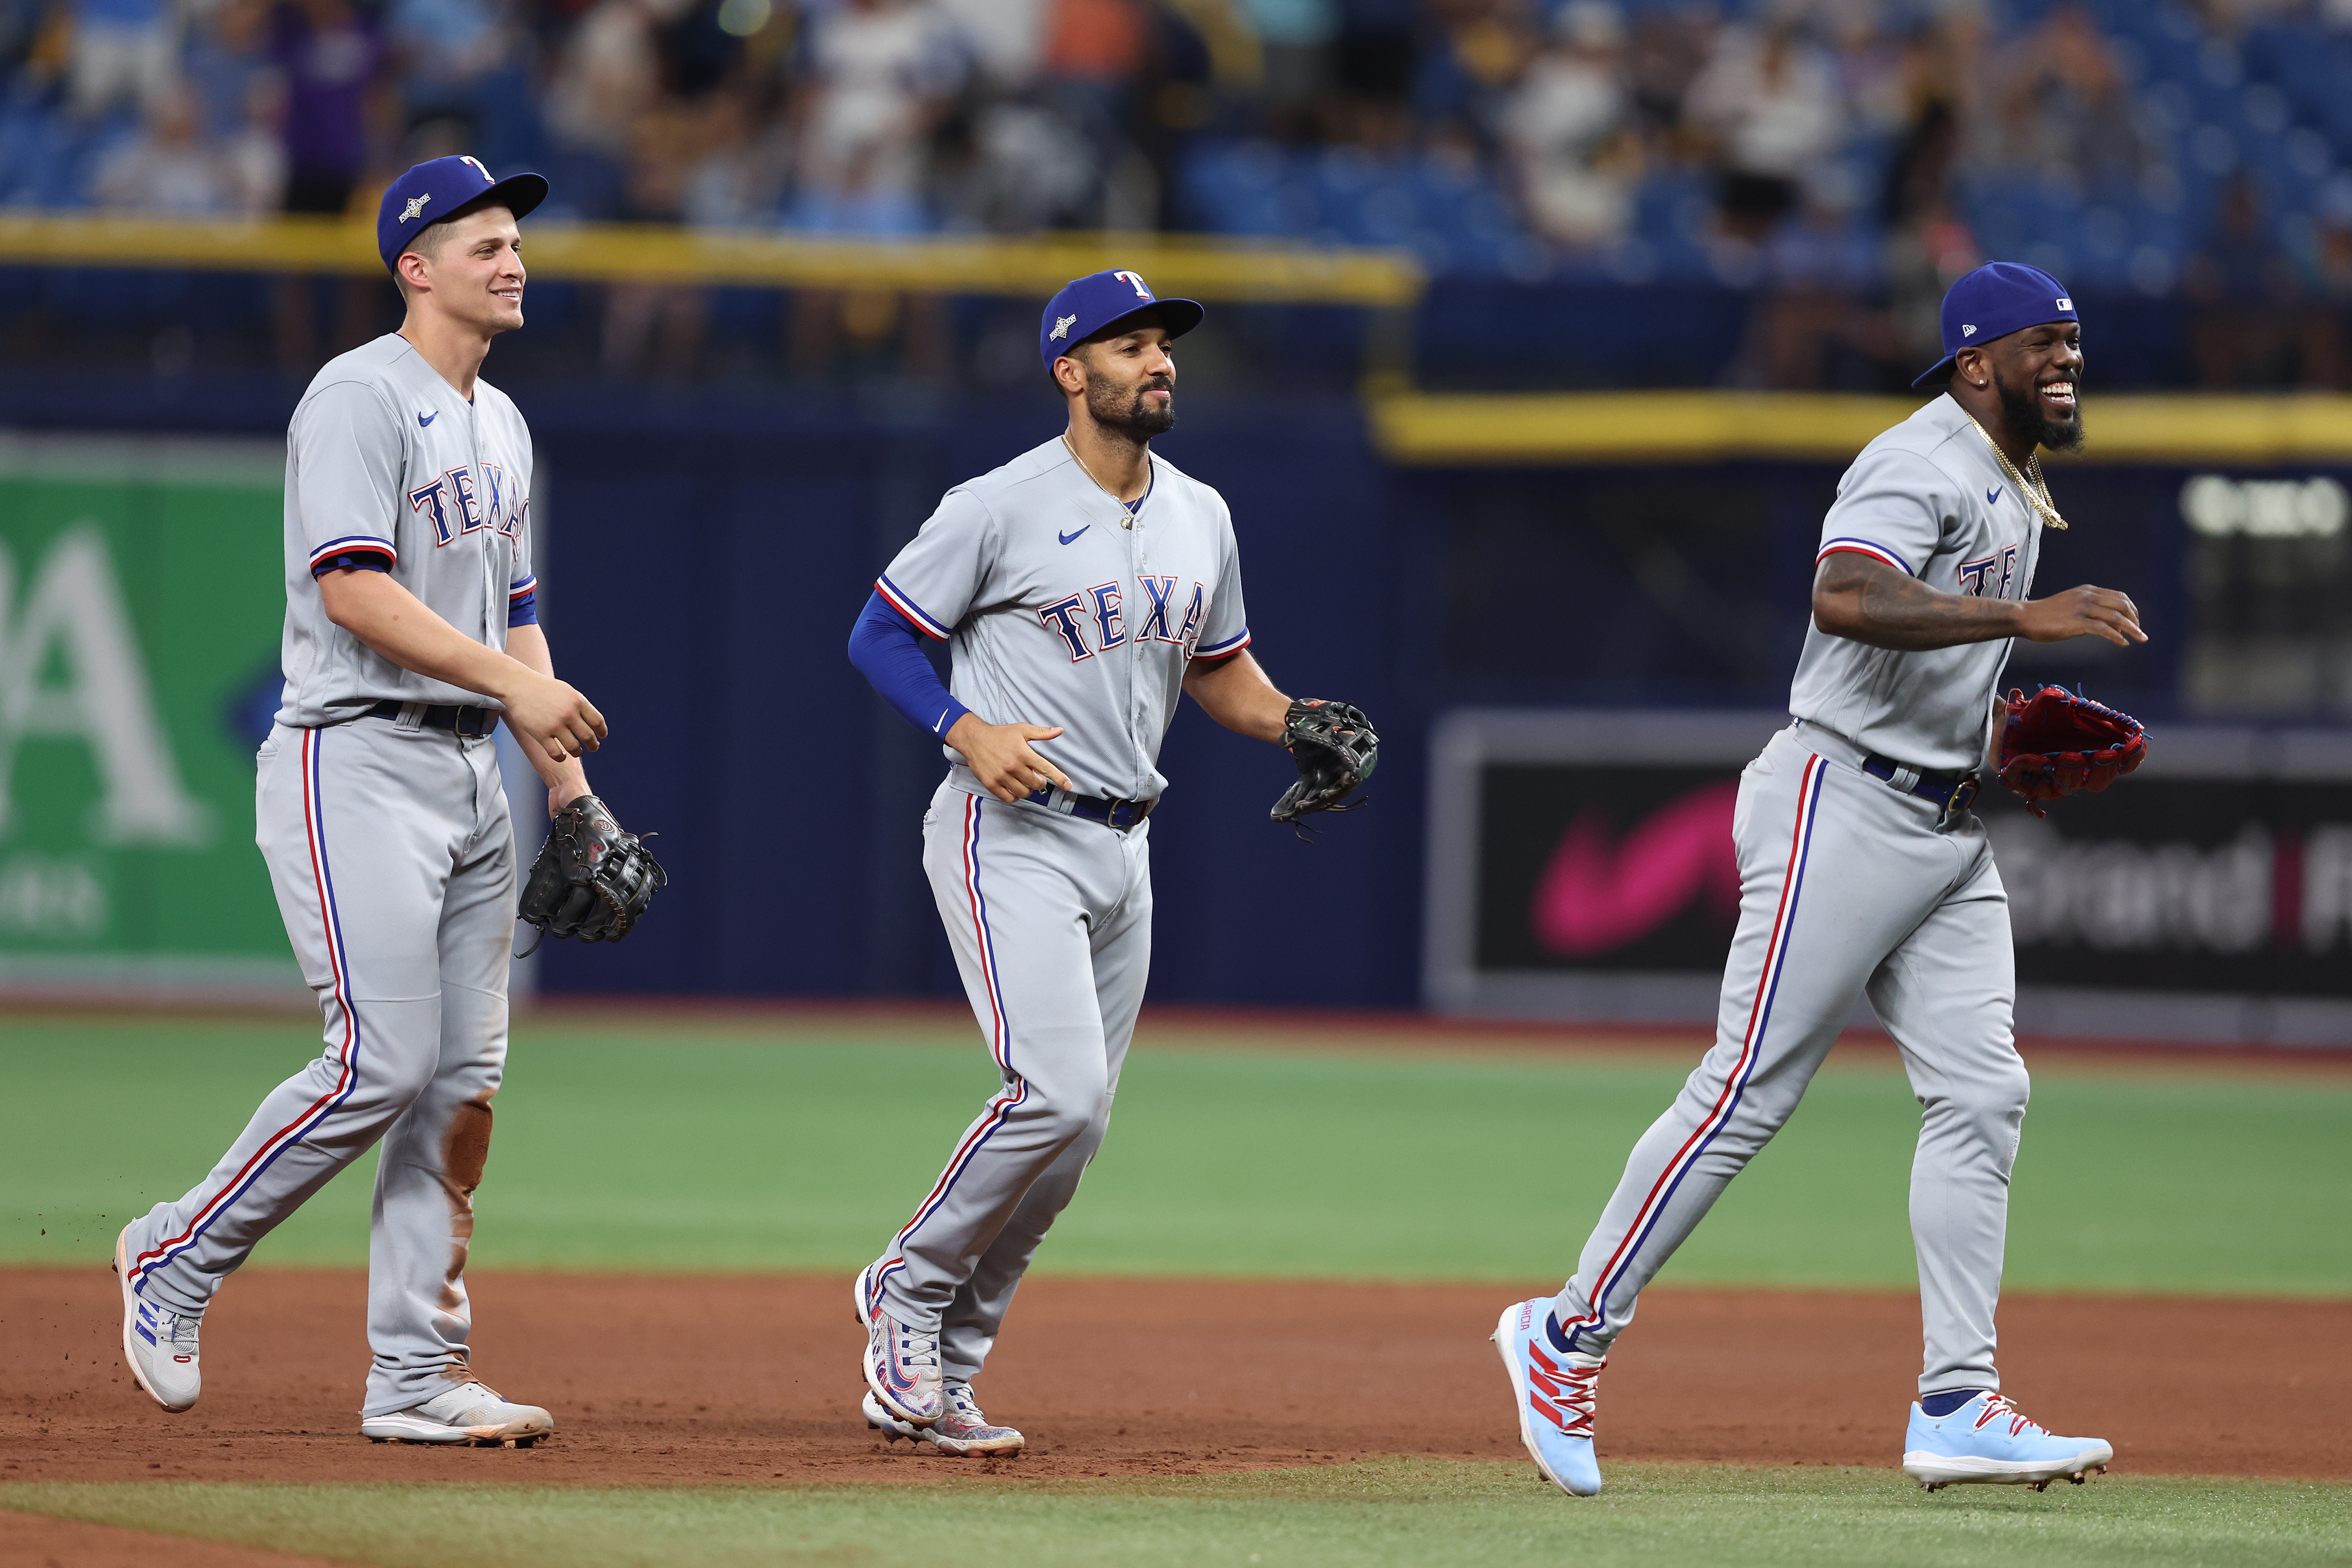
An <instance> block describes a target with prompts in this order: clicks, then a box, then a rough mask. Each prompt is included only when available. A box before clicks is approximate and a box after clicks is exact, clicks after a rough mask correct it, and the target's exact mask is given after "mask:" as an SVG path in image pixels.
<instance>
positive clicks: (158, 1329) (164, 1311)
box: [147, 1302, 204, 1348]
mask: <svg viewBox="0 0 2352 1568" xmlns="http://www.w3.org/2000/svg"><path fill="white" fill-rule="evenodd" d="M147 1311H148V1312H149V1314H150V1321H152V1324H153V1327H154V1329H155V1342H156V1343H157V1344H158V1345H159V1346H160V1345H165V1344H175V1345H176V1344H184V1345H188V1346H190V1347H192V1348H193V1347H194V1344H195V1342H196V1326H197V1325H198V1324H199V1323H201V1322H203V1321H204V1320H203V1319H201V1318H191V1317H187V1316H185V1315H184V1314H182V1313H179V1312H174V1311H173V1310H171V1309H170V1308H169V1307H158V1306H156V1305H155V1304H153V1303H152V1302H150V1303H148V1304H147Z"/></svg>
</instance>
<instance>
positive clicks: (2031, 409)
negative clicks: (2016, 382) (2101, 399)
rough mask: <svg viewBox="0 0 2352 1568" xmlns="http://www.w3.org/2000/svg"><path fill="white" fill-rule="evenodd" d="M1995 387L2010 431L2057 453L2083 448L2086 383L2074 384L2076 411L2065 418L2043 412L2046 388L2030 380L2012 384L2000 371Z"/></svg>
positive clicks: (1994, 376) (1993, 378) (2078, 382)
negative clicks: (2043, 388) (2084, 392)
mask: <svg viewBox="0 0 2352 1568" xmlns="http://www.w3.org/2000/svg"><path fill="white" fill-rule="evenodd" d="M1992 386H1993V390H1994V391H1995V392H1998V393H2000V415H2001V422H2002V423H2003V424H2005V425H2007V426H2009V431H2010V434H2011V435H2012V436H2016V437H2021V438H2023V439H2025V440H2027V441H2029V442H2031V443H2032V446H2029V447H2027V448H2026V450H2027V451H2029V452H2030V451H2032V449H2033V447H2049V448H2050V449H2051V450H2052V451H2053V452H2079V451H2081V450H2082V449H2083V383H2082V381H2081V379H2080V378H2079V377H2078V378H2077V379H2076V380H2075V383H2074V412H2073V413H2072V414H2070V415H2068V416H2066V417H2065V418H2063V419H2051V418H2047V417H2045V416H2043V414H2042V389H2041V386H2040V384H2037V383H2032V382H2029V383H2027V384H2025V385H2023V386H2011V384H2009V383H2008V382H2006V381H2004V380H2002V379H2001V374H2000V371H1998V370H1996V371H1994V372H1993V373H1992Z"/></svg>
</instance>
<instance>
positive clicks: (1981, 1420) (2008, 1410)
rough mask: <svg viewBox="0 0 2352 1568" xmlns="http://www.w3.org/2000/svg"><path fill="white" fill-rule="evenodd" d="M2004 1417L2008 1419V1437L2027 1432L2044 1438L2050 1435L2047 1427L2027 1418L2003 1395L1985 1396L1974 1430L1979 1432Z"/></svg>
mask: <svg viewBox="0 0 2352 1568" xmlns="http://www.w3.org/2000/svg"><path fill="white" fill-rule="evenodd" d="M2004 1415H2005V1416H2007V1417H2009V1435H2010V1436H2012V1437H2014V1436H2018V1435H2019V1434H2020V1433H2022V1432H2029V1431H2031V1432H2039V1433H2041V1434H2042V1436H2045V1437H2046V1436H2049V1435H2050V1429H2049V1428H2048V1427H2046V1426H2042V1423H2041V1422H2039V1421H2034V1420H2031V1419H2029V1418H2027V1416H2026V1415H2024V1414H2023V1413H2021V1411H2020V1410H2019V1409H2018V1408H2017V1406H2016V1405H2011V1403H2010V1402H2009V1396H2008V1395H2007V1394H1987V1395H1985V1403H1984V1411H1983V1413H1982V1414H1981V1415H1979V1416H1978V1417H1977V1422H1976V1429H1977V1430H1978V1431H1979V1432H1981V1431H1983V1430H1984V1429H1985V1428H1986V1427H1987V1426H1990V1425H1991V1424H1992V1423H1993V1422H1995V1421H1998V1420H2000V1418H2001V1417H2002V1416H2004Z"/></svg>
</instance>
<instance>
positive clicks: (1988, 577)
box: [1960, 544, 2025, 599]
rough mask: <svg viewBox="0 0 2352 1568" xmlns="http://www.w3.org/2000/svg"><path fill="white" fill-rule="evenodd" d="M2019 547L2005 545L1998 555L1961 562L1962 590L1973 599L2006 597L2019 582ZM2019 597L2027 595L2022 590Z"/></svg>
mask: <svg viewBox="0 0 2352 1568" xmlns="http://www.w3.org/2000/svg"><path fill="white" fill-rule="evenodd" d="M2017 549H2018V547H2017V546H2016V545H2014V544H2011V545H2007V546H2004V547H2003V548H2002V550H2001V552H2000V554H1998V555H1988V556H1986V557H1985V558H1984V559H1983V560H1981V561H1963V562H1961V563H1960V592H1961V593H1963V594H1965V595H1968V596H1969V598H1971V599H2006V598H2009V597H2010V596H2011V595H2010V592H2009V590H2010V588H2011V586H2012V585H2015V584H2017ZM2016 596H2017V597H2018V598H2023V597H2024V596H2025V595H2024V594H2023V593H2022V592H2020V593H2019V594H2018V595H2016Z"/></svg>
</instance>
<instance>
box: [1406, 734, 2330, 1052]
mask: <svg viewBox="0 0 2352 1568" xmlns="http://www.w3.org/2000/svg"><path fill="white" fill-rule="evenodd" d="M1787 722H1788V719H1787V717H1786V715H1784V714H1778V713H1771V712H1738V711H1732V712H1722V711H1718V712H1666V711H1602V710H1550V711H1542V712H1504V711H1496V710H1467V711H1462V712H1457V713H1454V714H1453V715H1450V716H1449V717H1448V718H1447V719H1446V720H1445V721H1444V723H1442V724H1441V725H1440V726H1439V729H1438V732H1437V735H1436V738H1435V744H1434V746H1433V779H1432V788H1431V818H1430V822H1431V826H1430V843H1429V852H1430V859H1429V875H1428V882H1427V885H1428V888H1429V905H1428V910H1427V911H1426V921H1427V924H1426V944H1425V952H1426V959H1425V973H1424V993H1425V998H1426V1000H1427V1001H1428V1003H1429V1004H1430V1005H1432V1006H1433V1007H1435V1008H1437V1009H1439V1010H1441V1011H1445V1012H1454V1013H1475V1014H1494V1015H1504V1016H1529V1017H1562V1018H1578V1019H1588V1020H1595V1021H1619V1022H1656V1023H1669V1022H1672V1023H1697V1024H1702V1025H1704V1024H1705V1023H1706V1022H1708V1021H1711V1020H1712V1019H1713V1018H1714V1016H1715V1011H1716V993H1717V984H1718V982H1719V980H1720V978H1721V974H1722V967H1723V960H1724V954H1725V952H1726V949H1727V946H1728V943H1729V941H1730V936H1731V931H1732V926H1733V922H1734V921H1735V919H1736V918H1737V914H1738V871H1737V868H1736V866H1735V864H1734V860H1733V855H1732V848H1731V815H1732V805H1733V802H1734V800H1735V799H1736V797H1737V795H1738V776H1739V770H1740V769H1741V767H1743V766H1744V765H1745V764H1746V763H1747V762H1748V759H1749V758H1751V757H1753V756H1754V755H1755V754H1756V752H1758V751H1759V750H1760V749H1761V748H1762V746H1763V743H1764V742H1765V741H1766V740H1767V739H1769V737H1770V735H1771V734H1772V732H1773V731H1775V730H1777V729H1780V727H1782V726H1783V725H1785V724H1786V723H1787ZM2151 741H2152V744H2151V747H2150V751H2149V760H2148V762H2147V765H2145V766H2143V767H2142V768H2141V769H2140V770H2139V771H2138V772H2137V773H2134V774H2132V775H2131V776H2130V777H2128V778H2126V779H2124V780H2122V781H2120V782H2119V783H2118V784H2116V787H2115V788H2113V789H2111V790H2109V791H2107V792H2106V793H2105V794H2104V795H2084V796H2077V797H2075V798H2074V799H2071V800H2067V801H2063V802H2059V803H2056V804H2054V805H2053V807H2052V808H2051V811H2050V815H2049V816H2047V817H2046V818H2036V817H2034V816H2031V815H2030V814H2028V813H2027V812H2026V810H2025V809H2024V807H2023V805H2022V803H2021V802H2019V801H2017V800H2016V799H2015V797H2013V796H2011V795H2009V794H2008V793H2007V792H2006V791H2004V790H2001V789H2000V788H1999V787H1997V786H1996V787H1993V788H1990V789H1988V790H1987V791H1985V792H1984V793H1983V795H1981V796H1980V797H1979V811H1980V813H1981V815H1982V816H1984V818H1985V824H1986V829H1987V831H1988V832H1989V833H1990V835H1991V836H1992V838H1993V844H1994V854H1995V856H1996V858H1997V859H1998V861H1999V864H2000V870H2001V876H2002V879H2003V881H2004V883H2005V884H2006V885H2007V887H2008V889H2009V893H2010V901H2011V926H2012V929H2013V931H2014V933H2015V936H2016V941H2017V973H2018V982H2019V999H2018V1025H2019V1027H2020V1028H2021V1029H2022V1030H2026V1031H2028V1032H2042V1033H2052V1034H2070V1035H2096V1036H2101V1037H2110V1038H2149V1039H2179V1038H2192V1039H2218V1040H2248V1041H2265V1042H2273V1043H2279V1044H2315V1045H2319V1044H2326V1045H2340V1044H2352V733H2346V732H2341V731H2285V730H2280V731H2261V730H2252V729H2232V728H2221V727H2210V726H2188V725H2179V726H2172V725H2168V726H2161V727H2159V728H2158V730H2156V731H2152V733H2151ZM1856 1021H1857V1022H1860V1023H1867V1022H1869V1016H1868V1012H1867V1008H1866V1005H1865V1006H1864V1008H1863V1009H1861V1010H1860V1012H1859V1015H1858V1016H1857V1020H1856Z"/></svg>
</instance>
